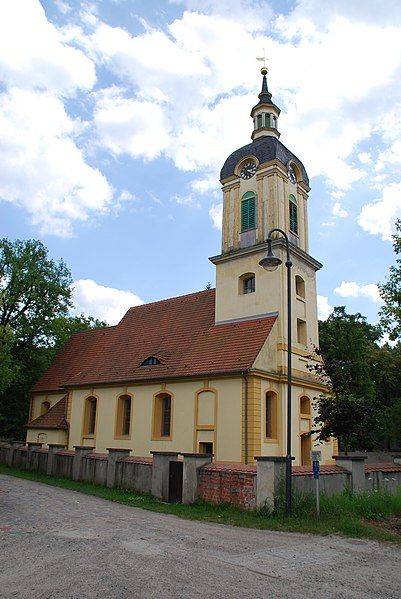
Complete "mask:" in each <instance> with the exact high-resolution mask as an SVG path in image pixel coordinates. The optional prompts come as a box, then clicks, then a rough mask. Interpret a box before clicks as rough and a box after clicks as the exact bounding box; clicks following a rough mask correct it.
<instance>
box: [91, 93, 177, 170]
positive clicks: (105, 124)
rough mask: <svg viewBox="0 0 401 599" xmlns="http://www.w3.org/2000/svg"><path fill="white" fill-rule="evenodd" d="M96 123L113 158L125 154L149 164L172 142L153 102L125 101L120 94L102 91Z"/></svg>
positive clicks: (163, 120)
mask: <svg viewBox="0 0 401 599" xmlns="http://www.w3.org/2000/svg"><path fill="white" fill-rule="evenodd" d="M94 121H95V124H96V126H97V130H98V134H99V137H100V141H101V143H102V144H103V145H104V146H105V147H106V148H108V149H109V150H110V151H111V152H112V153H113V154H116V155H118V154H121V153H126V154H129V155H131V156H133V157H134V158H137V157H139V156H143V157H144V158H146V159H148V160H150V159H152V158H155V157H156V156H158V155H159V154H160V152H161V151H162V150H164V149H165V148H166V147H167V145H168V142H169V137H168V123H167V122H166V119H165V116H164V114H163V111H162V109H161V107H159V106H158V105H157V104H155V103H154V102H145V101H143V102H142V101H138V100H134V99H132V98H124V97H123V96H122V95H121V90H119V89H118V88H110V89H108V90H103V92H102V93H101V94H100V95H99V100H98V102H97V104H96V108H95V113H94Z"/></svg>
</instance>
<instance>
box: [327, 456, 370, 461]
mask: <svg viewBox="0 0 401 599" xmlns="http://www.w3.org/2000/svg"><path fill="white" fill-rule="evenodd" d="M367 459H368V456H367V455H333V460H349V461H351V460H355V461H356V462H362V461H363V460H367Z"/></svg>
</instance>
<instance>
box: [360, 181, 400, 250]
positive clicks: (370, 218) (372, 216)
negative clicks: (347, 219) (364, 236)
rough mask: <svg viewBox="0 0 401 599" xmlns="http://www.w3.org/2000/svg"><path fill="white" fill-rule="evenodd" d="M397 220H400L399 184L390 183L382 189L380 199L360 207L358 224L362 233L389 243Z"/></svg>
mask: <svg viewBox="0 0 401 599" xmlns="http://www.w3.org/2000/svg"><path fill="white" fill-rule="evenodd" d="M397 218H401V183H392V184H390V185H387V186H384V187H383V189H382V197H381V198H380V199H377V200H375V201H374V202H370V203H368V204H365V205H364V206H362V209H361V212H360V214H359V216H358V223H359V224H360V226H361V227H362V229H363V230H364V231H367V232H368V233H371V234H372V235H381V237H382V239H383V240H388V241H391V236H392V234H393V232H394V223H395V221H396V220H397Z"/></svg>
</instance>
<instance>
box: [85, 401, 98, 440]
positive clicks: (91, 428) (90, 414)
mask: <svg viewBox="0 0 401 599" xmlns="http://www.w3.org/2000/svg"><path fill="white" fill-rule="evenodd" d="M96 409H97V399H96V397H87V398H86V400H85V416H84V435H94V434H95V430H96Z"/></svg>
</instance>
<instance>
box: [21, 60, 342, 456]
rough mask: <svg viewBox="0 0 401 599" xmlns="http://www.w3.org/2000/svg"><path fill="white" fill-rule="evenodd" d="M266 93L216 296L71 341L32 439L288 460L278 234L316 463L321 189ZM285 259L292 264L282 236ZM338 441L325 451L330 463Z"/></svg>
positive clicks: (37, 409)
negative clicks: (314, 364) (314, 220)
mask: <svg viewBox="0 0 401 599" xmlns="http://www.w3.org/2000/svg"><path fill="white" fill-rule="evenodd" d="M266 73H267V69H266V68H263V69H262V75H263V83H262V90H261V92H260V94H259V97H258V98H259V99H258V102H257V104H256V105H255V106H254V107H253V108H252V111H251V117H252V123H253V131H252V136H251V137H252V142H251V143H250V144H248V145H246V146H244V147H242V148H239V149H238V150H236V151H235V152H233V153H232V154H230V156H229V157H228V158H227V160H226V161H225V163H224V165H223V168H222V169H221V176H220V181H221V184H222V191H223V227H222V246H221V253H220V254H219V255H218V256H213V257H212V258H210V260H211V262H212V263H213V264H214V265H215V267H216V288H215V289H210V290H205V291H200V292H197V293H191V294H189V295H184V296H180V297H174V298H170V299H166V300H162V301H158V302H154V303H150V304H144V305H141V306H135V307H133V308H130V309H129V310H128V312H127V313H126V314H125V316H124V317H123V318H122V320H121V322H120V323H119V324H118V325H116V326H112V327H108V328H104V329H97V330H93V331H89V332H85V333H77V334H74V335H72V337H71V338H70V340H69V341H68V343H67V344H66V345H65V347H64V348H63V349H62V351H61V352H60V353H59V354H58V356H57V357H56V359H55V361H54V363H53V364H52V366H51V367H50V368H49V370H48V371H47V372H46V373H45V374H44V375H43V376H42V377H41V379H40V380H39V381H38V382H37V383H36V385H35V386H34V388H33V390H32V399H31V407H30V418H29V423H28V424H27V440H28V441H33V442H38V441H39V442H43V443H44V444H47V443H64V444H65V445H67V446H68V448H69V449H72V448H73V447H74V445H84V446H88V447H94V448H95V449H94V450H95V452H100V453H102V452H105V451H106V448H109V447H116V448H130V449H132V450H133V454H134V455H136V456H147V455H149V454H150V452H151V451H174V452H180V453H181V452H182V453H185V452H188V453H190V452H195V453H198V452H199V453H213V455H214V460H215V461H219V462H242V463H245V464H252V463H254V456H260V455H262V456H263V455H266V456H284V455H285V454H286V449H285V448H286V419H287V416H286V402H287V390H286V384H287V369H286V364H287V349H288V338H287V282H286V277H287V272H286V271H287V269H286V268H285V266H284V265H283V266H280V267H279V268H277V269H276V270H275V271H273V272H268V271H266V270H264V269H263V268H262V267H261V266H260V265H259V262H260V260H261V259H262V258H263V257H264V256H265V255H266V249H267V243H266V239H267V236H268V233H269V231H270V230H271V229H273V228H276V227H278V228H280V229H282V230H284V231H285V232H286V233H287V235H288V238H289V241H290V244H289V247H290V255H291V260H292V263H293V268H292V277H293V281H292V290H293V292H292V298H291V301H292V330H293V335H292V355H293V362H292V454H293V455H294V456H295V461H294V464H296V465H300V464H308V463H309V459H310V450H311V449H312V448H313V446H314V444H315V442H314V436H313V435H310V434H309V433H310V431H311V430H312V427H313V418H314V416H315V415H316V414H315V413H314V406H313V398H314V397H316V396H317V395H319V394H320V393H322V392H323V391H324V389H325V388H324V385H323V384H322V383H321V382H320V381H319V380H317V379H316V377H315V376H314V375H313V374H312V373H311V372H310V370H309V369H308V364H309V363H310V354H311V352H312V349H313V347H314V346H317V345H318V321H317V297H316V271H317V270H319V269H320V268H321V264H320V263H319V262H318V261H317V260H316V259H315V258H313V257H312V256H311V255H310V254H309V248H308V193H309V180H308V176H307V173H306V170H305V168H304V166H303V164H302V162H301V161H300V160H299V159H298V158H297V157H296V156H295V155H294V154H293V153H292V152H291V151H290V150H288V149H287V148H286V147H285V146H284V145H283V144H282V143H281V141H280V139H279V138H280V133H279V130H278V121H279V116H280V109H279V108H278V107H277V106H276V105H275V104H274V102H273V101H272V95H271V93H270V92H269V90H268V87H267V81H266ZM273 250H274V252H275V254H276V255H277V256H279V257H280V258H281V259H282V260H283V263H284V262H285V256H286V246H285V241H284V239H283V238H282V237H278V238H276V239H274V241H273ZM335 445H336V443H335V441H334V440H332V441H328V442H326V443H324V444H323V445H319V447H318V448H319V449H321V450H322V454H323V455H322V457H323V463H331V460H332V456H333V453H334V452H335V449H336V447H335Z"/></svg>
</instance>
